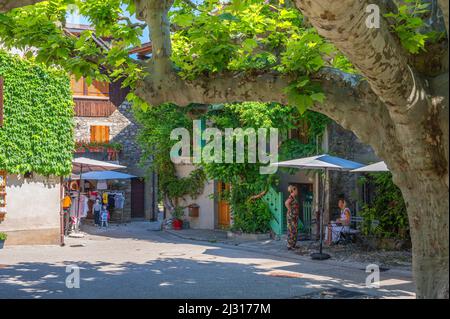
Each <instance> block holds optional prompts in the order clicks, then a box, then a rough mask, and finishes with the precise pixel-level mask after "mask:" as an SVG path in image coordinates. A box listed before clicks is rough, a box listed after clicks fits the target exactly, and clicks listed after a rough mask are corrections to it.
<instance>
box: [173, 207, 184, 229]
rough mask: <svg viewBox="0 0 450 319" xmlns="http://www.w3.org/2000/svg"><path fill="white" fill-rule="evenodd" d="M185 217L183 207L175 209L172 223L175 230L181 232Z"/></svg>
mask: <svg viewBox="0 0 450 319" xmlns="http://www.w3.org/2000/svg"><path fill="white" fill-rule="evenodd" d="M183 216H184V211H183V207H179V206H177V207H175V209H174V210H173V212H172V217H173V221H172V227H173V229H175V230H181V229H182V228H183V219H182V218H183Z"/></svg>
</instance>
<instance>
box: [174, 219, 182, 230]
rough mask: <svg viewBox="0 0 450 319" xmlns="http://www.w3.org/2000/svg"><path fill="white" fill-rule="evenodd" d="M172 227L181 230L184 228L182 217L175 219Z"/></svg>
mask: <svg viewBox="0 0 450 319" xmlns="http://www.w3.org/2000/svg"><path fill="white" fill-rule="evenodd" d="M172 227H173V229H175V230H181V229H182V228H183V221H182V220H180V219H174V220H173V221H172Z"/></svg>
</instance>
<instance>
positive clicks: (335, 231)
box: [326, 197, 352, 243]
mask: <svg viewBox="0 0 450 319" xmlns="http://www.w3.org/2000/svg"><path fill="white" fill-rule="evenodd" d="M338 206H339V209H340V215H339V218H337V219H336V220H335V221H330V224H329V225H328V232H327V233H326V240H327V242H328V243H331V242H330V239H329V238H330V233H331V240H332V241H333V242H337V241H339V239H340V237H341V233H345V232H348V231H349V230H350V218H351V216H352V214H351V212H350V209H349V208H348V207H347V202H346V201H345V199H344V198H343V197H341V198H339V202H338Z"/></svg>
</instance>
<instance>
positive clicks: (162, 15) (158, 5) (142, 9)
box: [135, 0, 174, 76]
mask: <svg viewBox="0 0 450 319" xmlns="http://www.w3.org/2000/svg"><path fill="white" fill-rule="evenodd" d="M173 2H174V0H135V4H136V8H137V12H138V14H137V18H138V19H139V20H142V21H145V22H146V23H147V26H148V27H149V30H150V38H151V41H152V48H153V50H152V59H151V62H152V63H153V65H152V71H153V74H154V76H159V75H164V74H166V73H167V72H169V71H170V70H171V69H172V63H171V61H170V56H171V54H172V44H171V40H170V21H169V17H168V12H169V10H170V8H171V7H172V5H173Z"/></svg>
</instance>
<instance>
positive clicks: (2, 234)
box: [0, 233, 8, 241]
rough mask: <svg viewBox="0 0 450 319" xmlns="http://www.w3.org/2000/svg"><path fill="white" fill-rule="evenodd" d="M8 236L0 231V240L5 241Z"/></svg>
mask: <svg viewBox="0 0 450 319" xmlns="http://www.w3.org/2000/svg"><path fill="white" fill-rule="evenodd" d="M6 238H8V235H7V234H5V233H0V241H5V240H6Z"/></svg>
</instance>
